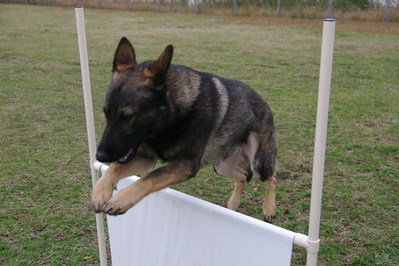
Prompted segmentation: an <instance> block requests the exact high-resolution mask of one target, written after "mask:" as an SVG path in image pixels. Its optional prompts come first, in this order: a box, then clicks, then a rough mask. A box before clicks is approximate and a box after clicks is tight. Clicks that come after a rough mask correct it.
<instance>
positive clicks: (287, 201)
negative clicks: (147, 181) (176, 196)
mask: <svg viewBox="0 0 399 266" xmlns="http://www.w3.org/2000/svg"><path fill="white" fill-rule="evenodd" d="M85 16H86V31H87V38H88V49H89V58H90V68H91V69H90V71H91V80H92V90H93V104H94V110H95V120H96V130H97V132H96V133H97V136H98V137H99V136H100V135H101V133H102V128H103V126H104V118H103V114H102V112H101V109H102V102H103V99H104V94H105V91H106V88H107V85H108V82H109V79H110V70H111V60H112V55H113V52H114V49H115V48H116V45H117V43H118V41H119V39H120V37H121V36H127V37H129V39H130V40H131V41H132V43H133V44H134V45H135V48H136V53H137V55H138V60H139V61H142V60H147V59H154V58H155V57H157V56H158V55H159V54H160V53H161V52H162V51H163V49H164V47H165V46H166V45H167V44H169V43H172V44H173V45H174V46H175V56H174V59H173V61H174V63H179V64H185V65H188V66H190V67H193V68H196V69H199V70H203V71H208V72H214V73H216V74H219V75H222V76H226V77H231V78H237V79H241V80H243V81H245V82H246V83H248V84H249V85H250V86H252V87H253V88H254V89H256V90H257V91H258V92H259V93H260V94H261V95H262V96H264V98H265V99H267V101H268V102H269V104H270V105H271V107H272V109H273V112H274V114H275V123H276V126H277V130H278V144H279V169H278V176H279V187H278V194H277V201H278V211H277V217H276V219H275V221H274V223H275V224H276V225H278V226H281V227H284V228H287V229H290V230H293V231H296V232H301V233H305V234H306V233H307V227H308V215H309V201H310V185H311V172H312V157H313V140H314V129H315V117H316V100H317V85H318V74H319V73H318V71H319V62H320V45H321V26H322V22H321V21H307V20H293V19H280V20H279V19H272V18H269V19H266V18H256V19H254V18H232V17H215V16H204V15H199V16H195V15H190V14H174V13H167V14H159V13H150V12H147V13H140V12H122V11H105V10H104V11H101V10H88V9H86V10H85ZM0 29H1V35H0V76H1V80H0V108H1V123H0V148H1V153H0V154H1V161H0V195H1V201H0V237H1V242H0V265H98V263H99V262H98V254H97V253H98V250H97V244H96V229H95V221H94V215H93V213H92V210H91V206H90V203H89V195H90V191H91V178H90V171H89V166H88V151H87V140H86V131H85V118H84V106H83V98H82V97H83V96H82V88H81V77H80V67H79V55H78V46H77V36H76V26H75V16H74V10H73V9H72V8H51V7H39V6H26V5H5V4H0ZM331 93H332V94H331V106H330V117H329V132H328V144H327V145H328V146H327V158H326V174H325V187H324V196H323V210H322V221H321V239H322V245H321V250H320V265H386V266H388V265H399V226H398V225H399V178H398V177H399V166H398V165H399V142H398V139H399V138H398V132H399V110H398V102H399V31H398V30H397V25H395V24H383V23H381V24H380V23H370V22H368V23H362V22H350V23H349V22H348V23H340V22H338V24H337V31H336V44H335V54H334V69H333V81H332V92H331ZM175 188H176V189H178V190H181V191H183V192H187V193H189V194H191V195H194V196H197V197H199V198H202V199H206V200H209V201H211V202H214V203H217V204H220V205H223V206H224V205H225V204H226V202H227V199H228V197H229V195H230V193H231V190H232V184H231V182H230V180H229V179H227V178H221V177H218V176H216V175H215V174H214V173H213V171H212V169H211V168H210V167H204V168H203V169H202V171H201V172H200V174H199V175H198V178H195V179H192V180H190V181H189V182H187V183H185V184H183V185H179V186H176V187H175ZM263 193H264V187H263V184H262V183H261V182H259V181H258V180H255V179H254V180H253V181H251V184H250V185H248V186H247V188H246V190H245V192H244V195H243V200H242V205H241V207H240V209H239V211H240V212H242V213H245V214H248V215H250V216H253V217H256V218H260V217H261V201H262V197H263ZM305 258H306V253H305V251H304V250H303V249H302V248H298V247H295V248H294V256H293V260H292V262H293V263H292V264H293V265H303V264H304V261H305Z"/></svg>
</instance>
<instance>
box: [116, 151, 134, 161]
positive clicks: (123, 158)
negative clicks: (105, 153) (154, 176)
mask: <svg viewBox="0 0 399 266" xmlns="http://www.w3.org/2000/svg"><path fill="white" fill-rule="evenodd" d="M132 152H133V149H130V150H129V151H128V152H127V153H126V154H125V156H123V157H122V158H120V159H119V160H118V161H119V162H121V163H123V162H125V161H126V160H127V157H129V155H130V154H132Z"/></svg>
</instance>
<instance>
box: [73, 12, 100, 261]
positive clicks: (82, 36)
mask: <svg viewBox="0 0 399 266" xmlns="http://www.w3.org/2000/svg"><path fill="white" fill-rule="evenodd" d="M75 16H76V27H77V31H78V42H79V55H80V67H81V72H82V83H83V96H84V104H85V113H86V127H87V138H88V140H89V153H90V170H91V178H92V182H93V185H94V184H95V183H96V182H97V180H98V178H99V172H98V171H97V170H96V169H95V167H94V163H95V162H96V137H95V136H96V135H95V131H94V119H93V103H92V100H91V86H90V73H89V59H88V55H87V44H86V30H85V21H84V14H83V7H80V6H77V7H75ZM96 225H97V236H98V248H99V252H100V264H101V266H106V265H107V253H106V249H105V235H104V218H103V215H102V214H101V213H97V214H96Z"/></svg>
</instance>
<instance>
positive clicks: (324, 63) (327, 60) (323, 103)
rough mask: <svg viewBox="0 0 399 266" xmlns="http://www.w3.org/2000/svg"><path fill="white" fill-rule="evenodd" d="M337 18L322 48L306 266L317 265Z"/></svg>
mask: <svg viewBox="0 0 399 266" xmlns="http://www.w3.org/2000/svg"><path fill="white" fill-rule="evenodd" d="M334 36H335V19H325V20H324V24H323V38H322V45H321V62H320V77H319V95H318V102H317V120H316V136H315V147H314V159H313V177H312V197H311V202H310V218H309V234H308V236H309V238H308V243H309V246H308V248H307V251H308V253H307V264H306V265H307V266H313V265H317V253H318V251H319V245H320V240H319V231H320V214H321V198H322V192H323V178H324V163H325V151H326V140H327V122H328V107H329V101H330V89H331V72H332V60H333V51H334Z"/></svg>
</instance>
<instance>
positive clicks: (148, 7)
mask: <svg viewBox="0 0 399 266" xmlns="http://www.w3.org/2000/svg"><path fill="white" fill-rule="evenodd" d="M3 2H4V3H14V4H31V5H49V6H50V5H53V6H75V5H81V6H84V7H86V8H99V9H127V10H132V11H158V12H182V13H187V12H193V13H195V14H200V13H201V14H212V15H234V16H266V17H273V16H277V17H286V18H305V19H320V18H325V17H335V18H338V19H340V20H358V21H380V22H382V21H385V22H398V21H399V0H3Z"/></svg>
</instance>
